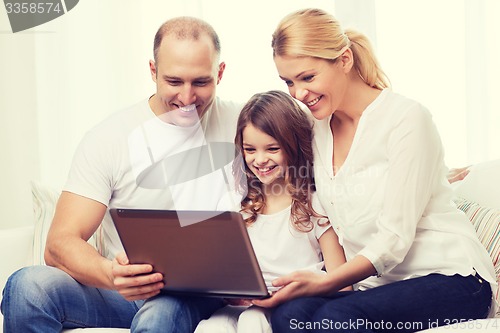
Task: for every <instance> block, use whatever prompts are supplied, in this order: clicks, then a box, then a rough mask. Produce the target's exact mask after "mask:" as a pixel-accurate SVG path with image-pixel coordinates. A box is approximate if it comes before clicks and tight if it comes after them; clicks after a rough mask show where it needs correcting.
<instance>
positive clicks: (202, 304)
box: [130, 294, 224, 333]
mask: <svg viewBox="0 0 500 333" xmlns="http://www.w3.org/2000/svg"><path fill="white" fill-rule="evenodd" d="M223 306H224V302H223V301H222V299H219V298H211V297H187V296H172V295H168V294H159V295H157V296H155V297H152V298H149V299H148V300H146V301H145V302H144V305H143V306H142V307H141V308H140V310H139V311H138V312H137V314H136V316H135V317H134V320H133V322H132V325H131V328H130V332H132V333H140V332H162V333H184V332H185V333H192V332H194V330H195V329H196V326H197V325H198V323H199V322H200V321H201V320H203V319H207V318H209V317H210V316H211V315H212V314H213V313H214V312H215V311H217V310H218V309H220V308H221V307H223Z"/></svg>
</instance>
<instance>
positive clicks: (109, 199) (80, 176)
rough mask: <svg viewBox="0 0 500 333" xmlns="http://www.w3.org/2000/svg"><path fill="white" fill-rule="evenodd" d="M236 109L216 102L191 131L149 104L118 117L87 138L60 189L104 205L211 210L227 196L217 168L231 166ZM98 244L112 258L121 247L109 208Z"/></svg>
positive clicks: (123, 112) (95, 130) (111, 119)
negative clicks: (164, 117)
mask: <svg viewBox="0 0 500 333" xmlns="http://www.w3.org/2000/svg"><path fill="white" fill-rule="evenodd" d="M241 107H242V105H239V104H237V103H232V102H226V101H221V100H220V99H218V98H216V99H215V100H214V102H213V105H212V106H211V108H210V109H209V110H208V111H207V112H206V113H205V115H204V116H203V118H202V119H201V121H200V122H198V123H197V124H196V125H194V126H192V127H179V126H174V125H170V124H167V123H165V122H163V121H162V120H160V119H159V118H158V117H156V116H155V114H154V113H153V112H152V110H151V108H150V107H149V103H148V100H147V99H146V100H143V101H141V102H140V103H138V104H136V105H133V106H131V107H129V108H127V109H125V110H122V111H120V112H117V113H115V114H114V115H112V116H110V117H109V118H108V119H106V120H105V121H103V122H102V123H101V124H99V125H97V126H96V127H94V128H93V129H92V130H90V131H89V132H88V133H87V134H86V135H85V137H84V138H83V140H82V142H81V143H80V145H79V147H78V149H77V151H76V153H75V156H74V159H73V163H72V166H71V169H70V172H69V176H68V180H67V182H66V185H65V187H64V191H68V192H72V193H75V194H78V195H81V196H84V197H87V198H90V199H93V200H96V201H98V202H101V203H102V204H104V205H106V206H107V207H108V208H141V209H200V210H205V209H207V210H214V209H216V207H217V203H218V201H219V199H220V197H221V196H223V195H224V194H225V193H226V192H227V187H226V182H225V181H224V177H223V174H222V170H221V169H223V167H224V166H226V167H227V165H230V163H231V162H232V159H231V158H230V156H229V155H227V154H224V153H226V152H229V151H231V149H227V146H229V147H234V146H233V144H234V136H235V131H236V121H237V118H238V115H239V112H240V110H241ZM221 145H222V146H223V148H226V149H220V148H221ZM209 148H210V149H209ZM212 148H215V149H216V150H217V151H216V153H217V154H215V155H214V153H215V152H213V151H212V150H213V149H212ZM232 153H233V154H234V149H233V150H232ZM207 157H208V158H207ZM233 158H234V156H233ZM221 164H224V166H221ZM226 169H227V168H226ZM98 243H99V244H98V246H99V248H100V251H101V253H102V254H103V255H104V256H106V257H107V258H110V259H112V258H114V257H115V255H116V253H117V252H118V251H121V250H123V247H122V245H121V242H120V240H119V237H118V234H117V232H116V229H115V227H114V224H113V221H112V219H111V217H110V215H109V211H108V212H107V213H106V215H105V216H104V219H103V222H102V229H101V239H99V240H98Z"/></svg>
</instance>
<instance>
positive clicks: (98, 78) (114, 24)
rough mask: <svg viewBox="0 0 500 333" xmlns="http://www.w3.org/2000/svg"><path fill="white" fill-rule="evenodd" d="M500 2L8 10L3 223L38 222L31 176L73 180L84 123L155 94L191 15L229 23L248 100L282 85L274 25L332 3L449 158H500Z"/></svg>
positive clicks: (231, 51) (285, 0)
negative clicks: (29, 24)
mask: <svg viewBox="0 0 500 333" xmlns="http://www.w3.org/2000/svg"><path fill="white" fill-rule="evenodd" d="M499 6H500V4H499V2H497V1H496V0H468V1H467V0H463V1H457V0H439V1H432V0H419V1H414V0H377V1H374V0H279V1H268V0H254V1H251V2H243V1H233V0H186V1H164V0H145V1H138V0H106V1H100V0H85V1H80V2H79V3H78V5H77V6H76V7H75V8H74V9H73V10H71V11H70V12H68V13H67V14H66V15H64V16H62V17H60V18H58V19H55V20H53V21H51V22H48V23H46V24H43V25H41V26H39V27H36V28H33V29H30V30H28V31H26V32H20V33H16V34H13V33H11V32H10V26H9V23H8V19H7V15H6V13H5V12H3V11H0V32H1V33H0V47H1V50H2V52H0V59H1V61H0V70H1V75H0V89H1V90H0V91H1V98H0V124H1V125H0V126H2V128H1V131H0V150H1V151H2V153H3V155H2V162H3V163H2V165H0V177H1V179H0V181H1V183H2V187H1V188H0V204H1V209H0V228H3V227H10V226H15V225H20V224H29V223H31V214H32V213H31V195H30V189H29V181H30V180H33V179H34V180H39V181H42V182H43V183H45V184H50V185H52V186H54V187H56V188H61V186H62V185H63V184H64V181H65V179H66V175H67V172H68V169H69V166H70V163H71V158H72V156H73V153H74V151H75V149H76V147H77V145H78V143H79V141H80V140H81V138H82V136H83V135H84V133H85V132H86V131H87V130H88V129H89V128H91V127H92V126H94V125H95V124H97V123H98V122H100V121H101V120H103V119H104V118H105V117H107V116H108V115H110V114H111V113H113V112H115V111H116V110H118V109H120V108H122V107H125V106H128V105H130V104H132V103H135V102H137V101H139V100H140V99H143V98H146V97H148V96H149V95H150V94H152V93H153V92H154V84H153V82H152V80H151V78H150V75H149V68H148V61H149V59H150V58H151V57H152V44H153V36H154V33H155V32H156V29H157V28H158V26H159V25H160V24H161V23H163V22H164V21H165V20H166V19H168V18H171V17H174V16H178V15H191V16H197V17H201V18H203V19H206V20H207V21H208V22H210V23H211V24H213V26H214V27H215V28H216V30H217V31H218V33H219V35H220V38H221V42H222V59H223V60H224V61H225V62H226V65H227V66H226V72H225V74H224V78H223V80H222V82H221V84H220V85H219V87H218V93H219V95H220V96H221V97H223V98H228V99H234V100H241V101H244V100H246V99H247V98H248V97H249V96H250V95H252V94H253V93H255V92H258V91H263V90H267V89H281V90H284V91H286V86H285V85H284V84H283V83H282V82H281V81H280V80H279V79H278V77H277V73H276V69H275V68H274V64H273V61H272V57H271V48H270V42H271V33H272V31H273V30H274V28H275V27H276V24H277V23H278V21H279V20H280V19H281V18H282V17H283V16H284V15H286V14H288V13H289V12H290V11H292V10H295V9H299V8H305V7H320V8H323V9H326V10H327V11H330V12H332V13H334V14H335V15H336V16H337V17H338V18H339V19H340V21H341V22H342V23H343V24H344V26H345V27H353V28H357V29H359V30H361V31H362V32H364V33H365V34H367V35H368V36H369V37H370V38H371V39H372V41H373V43H374V45H375V48H376V51H377V54H378V56H379V58H380V61H381V63H382V66H383V67H384V69H385V70H386V72H387V74H388V75H389V77H390V78H391V81H392V83H393V86H394V90H396V91H398V92H401V93H403V94H405V95H408V96H409V97H412V98H415V99H418V100H419V101H421V102H422V103H424V104H425V105H427V106H428V107H429V109H430V110H431V112H432V113H433V114H434V117H435V120H436V123H437V125H438V128H439V130H440V132H441V136H442V138H443V142H444V145H445V149H446V152H447V162H448V164H449V165H451V166H460V165H465V164H470V163H475V162H479V161H482V160H487V159H493V158H499V149H498V144H499V142H500V138H499V135H500V134H499V133H497V132H498V131H496V127H498V125H497V124H499V123H500V119H499V118H500V116H499V113H500V112H499V107H500V106H499V100H498V98H497V97H496V96H494V95H495V94H496V92H497V91H499V90H500V89H499V82H498V80H497V78H498V77H500V68H499V64H498V63H497V62H495V61H494V59H499V58H500V57H499V56H500V54H499V53H500V50H499V46H498V45H497V44H494V42H493V41H494V40H495V38H496V39H498V35H499V32H500V28H499V25H500V23H498V22H497V20H495V18H494V15H495V13H498V12H500V11H499V9H500V8H499Z"/></svg>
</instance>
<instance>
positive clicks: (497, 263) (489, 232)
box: [454, 198, 500, 301]
mask: <svg viewBox="0 0 500 333" xmlns="http://www.w3.org/2000/svg"><path fill="white" fill-rule="evenodd" d="M454 201H455V203H456V204H457V207H458V208H459V209H460V210H462V211H463V212H464V213H465V215H467V217H468V218H469V220H470V221H471V223H472V225H473V226H474V228H475V229H476V233H477V236H478V238H479V240H480V241H481V243H482V244H483V245H484V247H485V248H486V250H487V251H488V253H489V254H490V257H491V260H492V262H493V266H494V267H495V273H496V277H497V282H498V283H499V285H500V209H494V208H488V207H483V206H481V205H479V204H478V203H476V202H473V201H469V200H467V199H463V198H456V199H454ZM499 296H500V295H499V294H498V293H497V295H496V298H497V300H499V301H500V299H499Z"/></svg>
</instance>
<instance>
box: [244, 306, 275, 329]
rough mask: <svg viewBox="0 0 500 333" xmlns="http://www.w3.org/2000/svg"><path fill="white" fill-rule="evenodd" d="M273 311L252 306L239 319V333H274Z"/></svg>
mask: <svg viewBox="0 0 500 333" xmlns="http://www.w3.org/2000/svg"><path fill="white" fill-rule="evenodd" d="M271 311H272V310H271V309H265V308H260V307H257V306H251V307H249V308H248V309H246V310H245V311H244V312H243V313H242V314H241V315H240V317H239V319H238V333H255V332H260V333H272V332H273V331H272V329H271Z"/></svg>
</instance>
